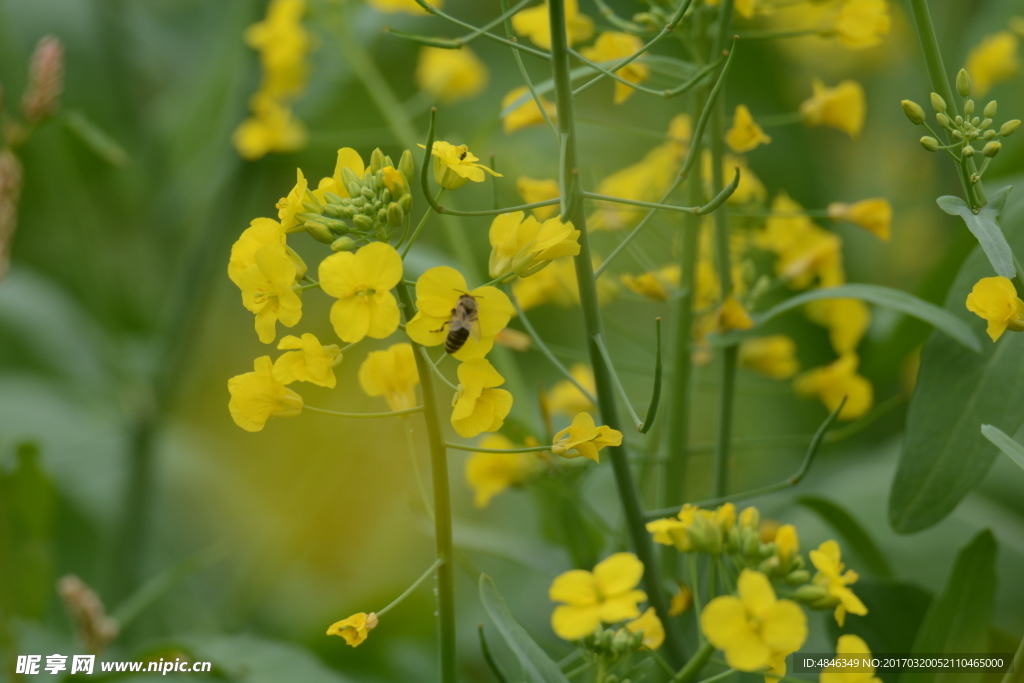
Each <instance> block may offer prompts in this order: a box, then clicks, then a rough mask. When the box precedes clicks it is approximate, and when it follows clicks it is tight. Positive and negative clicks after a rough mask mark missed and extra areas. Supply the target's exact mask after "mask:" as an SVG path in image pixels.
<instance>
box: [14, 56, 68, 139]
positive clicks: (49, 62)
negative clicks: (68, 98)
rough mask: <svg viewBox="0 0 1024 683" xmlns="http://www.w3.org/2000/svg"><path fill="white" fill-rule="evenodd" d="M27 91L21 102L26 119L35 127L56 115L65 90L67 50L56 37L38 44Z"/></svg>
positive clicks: (31, 64) (30, 70)
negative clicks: (65, 52)
mask: <svg viewBox="0 0 1024 683" xmlns="http://www.w3.org/2000/svg"><path fill="white" fill-rule="evenodd" d="M28 73H29V77H28V88H27V90H26V91H25V96H24V97H23V98H22V100H21V113H22V114H23V115H24V117H25V120H26V121H28V122H29V123H32V124H35V123H39V122H40V121H44V120H46V119H48V118H50V117H51V116H53V115H54V114H56V113H57V107H58V105H59V102H58V98H59V97H60V93H61V91H62V90H63V89H64V48H63V46H62V45H61V44H60V41H59V40H57V38H55V37H54V36H43V37H42V38H41V39H40V40H39V42H38V43H37V44H36V49H35V51H34V52H33V53H32V62H31V63H30V65H29V71H28Z"/></svg>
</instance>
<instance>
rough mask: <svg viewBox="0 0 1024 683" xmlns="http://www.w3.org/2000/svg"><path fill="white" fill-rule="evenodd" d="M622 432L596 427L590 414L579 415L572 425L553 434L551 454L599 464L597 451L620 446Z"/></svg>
mask: <svg viewBox="0 0 1024 683" xmlns="http://www.w3.org/2000/svg"><path fill="white" fill-rule="evenodd" d="M621 445H622V432H620V431H618V430H616V429H612V428H611V427H609V426H607V425H601V426H600V427H598V426H597V425H596V424H595V423H594V418H593V417H591V416H590V413H580V414H579V415H577V416H576V417H574V418H573V420H572V424H571V425H569V426H568V427H566V428H565V429H563V430H562V431H560V432H558V433H557V434H555V438H554V441H553V443H552V446H551V452H552V453H554V454H555V455H561V456H562V457H565V458H576V457H579V456H581V455H582V456H583V457H584V458H587V459H589V460H593V461H594V462H600V460H599V459H598V455H597V454H598V451H600V450H601V449H602V448H604V447H605V446H621Z"/></svg>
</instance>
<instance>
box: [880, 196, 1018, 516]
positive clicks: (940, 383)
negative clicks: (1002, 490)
mask: <svg viewBox="0 0 1024 683" xmlns="http://www.w3.org/2000/svg"><path fill="white" fill-rule="evenodd" d="M1022 208H1024V203H1022V202H1019V201H1018V202H1015V205H1014V211H1013V212H1012V215H1010V214H1011V212H1010V211H1009V209H1008V210H1007V212H1006V213H1007V214H1008V215H1004V220H1005V224H1006V226H1007V232H1006V237H1007V239H1009V240H1010V244H1011V245H1013V246H1014V248H1015V249H1017V250H1018V251H1020V250H1022V249H1024V215H1022V211H1021V209H1022ZM990 275H991V266H990V265H989V262H988V259H987V257H986V256H985V254H984V253H983V252H982V250H981V248H980V247H978V248H975V250H974V251H973V252H972V253H971V255H970V256H969V257H968V258H967V260H966V261H964V265H963V266H962V267H961V269H960V272H959V273H958V274H957V277H956V280H955V281H954V282H953V285H952V286H951V287H950V291H949V295H948V296H947V298H946V304H945V308H946V310H947V311H948V312H950V313H952V314H953V315H956V316H957V317H958V318H960V320H961V321H962V322H964V323H966V324H967V325H969V326H970V327H971V328H972V329H973V330H975V332H976V334H978V335H979V336H980V334H981V333H982V331H983V330H984V328H985V321H984V320H982V319H981V318H979V317H978V316H976V315H974V314H973V313H971V312H970V311H968V310H967V308H966V306H965V304H964V302H965V301H966V300H967V295H968V294H969V293H970V291H971V288H972V287H973V286H974V285H975V283H977V281H978V280H980V279H981V278H983V277H988V276H990ZM1022 356H1024V334H1017V333H1007V334H1005V335H1003V336H1002V337H1001V338H1000V339H999V341H998V343H991V342H989V341H986V342H985V344H984V347H983V349H982V352H981V353H980V354H976V353H970V352H968V351H966V350H965V349H964V348H963V347H962V346H960V345H958V344H955V343H953V342H952V341H950V339H949V338H947V337H945V336H943V335H937V334H932V335H931V337H929V339H928V341H927V343H925V345H924V349H923V351H922V352H921V368H920V371H919V372H918V376H917V387H916V389H915V391H914V395H913V397H912V398H911V400H910V405H909V407H908V409H907V422H906V437H905V438H904V441H903V450H902V453H901V454H900V461H899V465H898V466H897V468H896V475H895V478H894V479H893V484H892V490H891V493H890V495H889V523H890V524H891V525H892V528H893V529H894V530H896V531H897V532H898V533H912V532H914V531H920V530H921V529H925V528H927V527H929V526H931V525H933V524H935V523H936V522H938V521H940V520H941V519H943V518H944V517H945V516H946V515H948V514H949V513H950V512H951V511H952V510H953V509H954V508H955V507H956V506H957V504H958V503H959V502H960V500H961V499H963V497H964V496H965V495H966V494H967V492H968V491H970V490H971V489H973V488H974V487H975V486H977V485H978V484H979V483H980V482H981V480H982V479H984V478H985V475H986V473H987V472H988V470H989V467H990V466H991V465H992V462H993V461H994V460H995V458H996V456H997V454H998V452H999V451H998V449H997V448H996V447H995V446H994V445H992V444H991V443H990V442H989V441H988V440H987V439H985V437H983V436H982V434H981V429H980V428H981V425H982V424H991V425H994V426H996V427H998V428H999V429H1001V430H1002V431H1003V432H1005V433H1007V434H1014V433H1016V431H1017V429H1019V428H1020V426H1021V424H1022V423H1024V411H1021V410H1020V406H1021V405H1022V404H1024V363H1021V362H1020V359H1021V357H1022Z"/></svg>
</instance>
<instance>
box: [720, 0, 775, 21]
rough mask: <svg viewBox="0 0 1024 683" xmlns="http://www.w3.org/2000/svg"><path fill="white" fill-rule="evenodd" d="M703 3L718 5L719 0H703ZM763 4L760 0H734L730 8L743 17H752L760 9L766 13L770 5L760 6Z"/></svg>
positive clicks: (769, 9)
mask: <svg viewBox="0 0 1024 683" xmlns="http://www.w3.org/2000/svg"><path fill="white" fill-rule="evenodd" d="M704 4H705V5H708V6H709V7H718V5H719V4H721V0H704ZM763 4H764V3H763V2H762V0H735V2H733V5H732V9H733V11H734V12H736V14H738V15H740V16H741V17H743V18H744V19H753V18H754V15H755V14H757V13H758V11H760V10H763V11H764V12H766V13H767V12H770V11H771V6H770V5H768V6H765V7H762V5H763Z"/></svg>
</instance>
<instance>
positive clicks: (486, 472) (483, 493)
mask: <svg viewBox="0 0 1024 683" xmlns="http://www.w3.org/2000/svg"><path fill="white" fill-rule="evenodd" d="M480 447H481V448H494V449H500V450H509V449H512V448H515V444H513V443H512V442H511V441H509V440H508V439H507V438H505V437H504V436H502V435H501V434H490V435H488V436H486V437H485V438H484V439H483V441H481V442H480ZM537 462H538V461H537V455H536V454H535V453H473V454H472V455H471V456H469V459H468V460H467V461H466V482H467V483H468V484H469V486H470V488H472V489H473V505H474V506H476V507H478V508H485V507H487V506H488V505H489V504H490V502H491V499H492V498H494V497H495V496H496V495H498V494H499V493H501V492H503V491H504V490H505V489H507V488H509V487H510V486H515V485H517V484H521V483H523V482H524V481H526V479H527V478H529V476H530V475H531V474H532V473H533V472H534V470H535V469H536V467H537Z"/></svg>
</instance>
